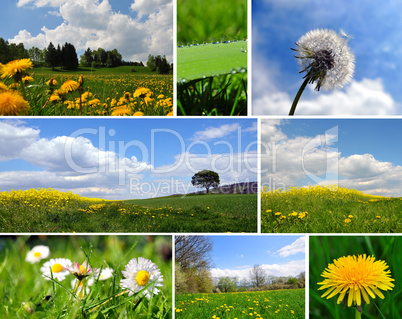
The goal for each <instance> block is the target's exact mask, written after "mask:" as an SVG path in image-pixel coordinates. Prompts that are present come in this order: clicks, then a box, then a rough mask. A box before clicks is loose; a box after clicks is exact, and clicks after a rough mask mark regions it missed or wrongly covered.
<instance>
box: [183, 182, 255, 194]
mask: <svg viewBox="0 0 402 319" xmlns="http://www.w3.org/2000/svg"><path fill="white" fill-rule="evenodd" d="M205 193H206V191H205V190H203V191H199V192H195V193H191V194H205ZM210 193H211V194H257V193H258V183H257V182H244V183H235V184H230V185H222V186H219V187H217V188H214V189H212V190H210Z"/></svg>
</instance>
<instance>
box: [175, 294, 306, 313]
mask: <svg viewBox="0 0 402 319" xmlns="http://www.w3.org/2000/svg"><path fill="white" fill-rule="evenodd" d="M304 294H305V291H304V289H287V290H269V291H254V292H230V293H216V294H176V295H175V314H176V318H177V319H182V318H183V319H184V318H214V319H217V318H220V319H235V318H264V319H265V318H283V319H288V318H305V297H304Z"/></svg>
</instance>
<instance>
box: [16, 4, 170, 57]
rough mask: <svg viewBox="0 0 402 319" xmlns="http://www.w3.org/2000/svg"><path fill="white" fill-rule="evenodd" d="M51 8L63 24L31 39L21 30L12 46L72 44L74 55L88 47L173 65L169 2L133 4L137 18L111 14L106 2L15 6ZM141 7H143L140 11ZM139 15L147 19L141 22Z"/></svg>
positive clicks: (30, 36) (43, 31) (111, 10)
mask: <svg viewBox="0 0 402 319" xmlns="http://www.w3.org/2000/svg"><path fill="white" fill-rule="evenodd" d="M30 4H32V5H33V6H34V7H51V8H55V9H56V10H52V11H50V13H51V14H52V15H55V14H57V15H60V17H61V18H62V19H63V22H62V23H61V24H60V25H59V26H57V27H55V28H54V29H49V28H48V27H46V26H44V27H42V29H41V33H39V34H38V35H36V36H33V35H32V34H31V33H30V32H28V31H27V30H21V31H20V32H19V34H18V35H16V36H15V37H14V38H13V39H9V42H12V43H20V42H22V43H24V45H25V47H27V48H30V47H32V46H36V47H39V48H41V49H42V48H43V47H47V45H48V44H49V43H50V42H52V43H53V44H54V45H57V44H60V45H62V44H64V43H65V42H69V43H72V44H73V45H74V46H75V48H76V50H77V51H83V50H85V49H86V48H88V47H90V48H91V49H93V50H95V49H97V48H99V47H101V48H103V49H105V50H112V49H115V48H117V50H118V51H119V52H120V53H121V54H122V56H123V58H124V59H125V60H135V61H147V58H148V54H153V55H157V54H158V55H166V57H167V59H168V61H170V62H173V61H172V60H173V4H172V1H171V0H163V1H162V0H157V1H145V2H142V1H140V2H135V3H134V4H133V5H132V9H134V10H140V11H137V12H138V16H137V18H135V19H133V18H131V17H130V16H129V15H127V14H122V13H120V12H114V11H113V8H112V7H111V5H110V4H109V2H108V1H107V0H103V1H101V2H100V1H99V0H69V1H67V0H31V1H27V0H20V1H19V2H18V3H17V6H19V7H22V6H26V5H30ZM142 6H143V7H142ZM143 15H149V16H148V17H147V18H146V19H145V18H144V19H142V20H141V18H142V16H143Z"/></svg>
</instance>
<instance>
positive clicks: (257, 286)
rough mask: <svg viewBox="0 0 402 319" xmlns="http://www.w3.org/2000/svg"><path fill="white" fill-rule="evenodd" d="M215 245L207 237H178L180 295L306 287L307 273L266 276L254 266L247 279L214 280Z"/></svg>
mask: <svg viewBox="0 0 402 319" xmlns="http://www.w3.org/2000/svg"><path fill="white" fill-rule="evenodd" d="M212 248H213V242H212V239H211V238H210V237H206V236H176V237H175V251H176V253H175V256H176V259H175V261H176V271H175V277H176V280H175V289H176V292H177V293H189V292H191V293H210V292H235V291H255V290H274V289H293V288H304V287H305V273H304V272H302V273H300V274H299V275H298V276H297V277H277V276H272V275H267V273H266V272H265V270H264V269H263V267H262V266H260V265H254V267H253V268H252V269H251V270H250V272H249V276H248V278H243V279H242V280H240V281H239V280H238V279H237V278H231V277H222V278H212V276H211V272H210V270H209V269H210V268H211V267H212V266H213V265H212V259H211V257H210V253H211V251H212Z"/></svg>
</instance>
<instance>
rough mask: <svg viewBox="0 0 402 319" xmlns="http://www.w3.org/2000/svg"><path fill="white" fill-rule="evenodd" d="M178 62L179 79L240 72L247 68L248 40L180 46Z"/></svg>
mask: <svg viewBox="0 0 402 319" xmlns="http://www.w3.org/2000/svg"><path fill="white" fill-rule="evenodd" d="M177 64H178V68H177V77H178V79H179V81H183V80H186V81H188V80H194V79H198V78H205V77H210V76H215V75H220V74H227V73H231V72H238V71H241V70H243V69H246V68H247V41H237V42H232V43H219V44H202V45H197V46H190V47H189V46H186V47H183V48H179V49H178V50H177Z"/></svg>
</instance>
